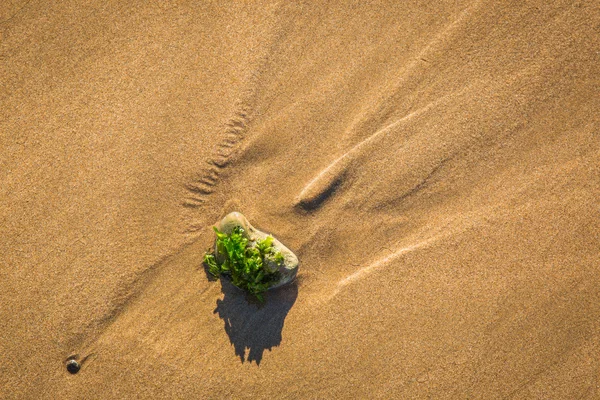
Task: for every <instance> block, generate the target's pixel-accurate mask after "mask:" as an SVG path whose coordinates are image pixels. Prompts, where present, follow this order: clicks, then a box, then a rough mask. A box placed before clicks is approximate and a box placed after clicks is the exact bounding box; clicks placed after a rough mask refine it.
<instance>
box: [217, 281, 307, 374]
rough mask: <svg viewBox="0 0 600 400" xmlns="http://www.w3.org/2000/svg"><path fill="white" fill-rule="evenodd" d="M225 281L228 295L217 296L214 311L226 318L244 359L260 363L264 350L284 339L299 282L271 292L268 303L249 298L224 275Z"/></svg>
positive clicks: (227, 331)
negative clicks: (219, 298) (287, 319)
mask: <svg viewBox="0 0 600 400" xmlns="http://www.w3.org/2000/svg"><path fill="white" fill-rule="evenodd" d="M221 285H222V286H221V291H222V292H223V294H224V295H225V296H224V298H223V300H217V308H215V311H214V312H215V314H219V317H220V318H221V319H222V320H223V321H224V322H225V332H226V333H227V335H228V336H229V341H230V342H231V344H232V345H233V347H234V349H235V354H236V355H237V356H238V357H239V358H240V360H241V361H242V363H243V362H245V361H248V362H252V361H254V362H256V364H257V365H260V362H261V360H262V357H263V353H264V351H265V350H266V349H268V350H269V351H270V350H271V349H272V348H273V347H276V346H279V344H280V343H281V331H282V329H283V324H284V322H285V317H286V316H287V314H288V312H289V311H290V309H291V308H292V306H293V305H294V303H295V302H296V298H297V297H298V285H297V283H296V282H295V281H294V282H292V283H291V284H289V285H286V286H283V287H281V288H278V289H275V290H272V291H269V292H267V293H266V295H265V302H264V303H260V302H258V300H255V299H251V298H249V296H247V295H246V294H245V293H244V292H243V291H242V290H240V289H238V288H237V287H235V286H233V284H231V282H229V280H227V279H221ZM246 350H248V354H246Z"/></svg>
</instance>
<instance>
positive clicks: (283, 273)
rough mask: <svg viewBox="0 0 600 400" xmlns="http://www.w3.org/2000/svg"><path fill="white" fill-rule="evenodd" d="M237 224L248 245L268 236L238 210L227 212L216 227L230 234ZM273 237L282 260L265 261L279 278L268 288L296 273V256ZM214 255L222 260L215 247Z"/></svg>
mask: <svg viewBox="0 0 600 400" xmlns="http://www.w3.org/2000/svg"><path fill="white" fill-rule="evenodd" d="M236 226H239V227H240V228H242V229H243V230H244V236H245V237H246V239H248V244H249V245H250V246H255V245H256V242H257V241H259V240H264V239H266V238H267V236H269V234H268V233H265V232H262V231H260V230H258V229H256V228H255V227H253V226H252V225H251V224H250V222H248V219H246V217H244V216H243V215H242V214H241V213H239V212H236V211H234V212H232V213H229V214H227V215H226V216H225V217H224V218H223V219H222V220H221V222H219V224H218V226H217V229H218V230H219V231H220V232H223V233H226V234H230V233H231V232H232V231H233V228H235V227H236ZM271 236H272V237H273V247H274V248H275V250H276V251H279V252H281V254H282V255H283V262H280V263H276V262H274V261H268V262H267V268H269V269H270V270H271V271H275V270H279V274H280V279H279V281H277V282H276V283H275V284H274V285H273V286H271V287H270V288H269V290H271V289H275V288H278V287H280V286H283V285H285V284H288V283H290V282H292V281H293V280H294V278H296V274H297V272H298V264H299V263H298V257H296V255H295V254H294V253H293V252H292V251H291V250H290V249H288V248H287V247H285V246H284V245H283V243H281V242H280V241H279V240H277V238H276V237H274V236H273V235H271ZM215 256H216V258H217V261H219V262H222V258H221V257H222V256H221V255H220V254H219V252H218V251H217V249H216V248H215Z"/></svg>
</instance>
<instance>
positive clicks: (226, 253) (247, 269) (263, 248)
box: [204, 227, 283, 301]
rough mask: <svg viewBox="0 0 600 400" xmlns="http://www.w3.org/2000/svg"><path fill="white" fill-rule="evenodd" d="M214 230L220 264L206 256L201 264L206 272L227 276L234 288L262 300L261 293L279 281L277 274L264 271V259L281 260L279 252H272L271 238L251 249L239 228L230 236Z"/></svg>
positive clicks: (211, 255)
mask: <svg viewBox="0 0 600 400" xmlns="http://www.w3.org/2000/svg"><path fill="white" fill-rule="evenodd" d="M213 230H214V232H215V235H216V236H217V239H216V249H217V253H218V254H219V256H220V258H219V259H220V260H222V262H220V263H219V262H218V261H217V258H216V257H215V255H214V254H208V253H207V254H206V255H205V256H204V262H205V263H206V265H207V266H208V268H209V272H210V273H211V274H213V275H215V276H219V275H221V274H227V275H229V276H230V277H231V282H232V283H233V284H234V285H235V286H237V287H239V288H241V289H243V290H246V291H247V292H248V293H250V294H253V295H254V296H256V297H257V298H258V299H259V300H261V301H264V298H263V296H262V293H264V292H265V291H266V290H267V289H268V288H269V287H270V286H272V285H273V284H274V283H275V282H276V281H277V280H278V279H279V272H277V271H271V270H270V269H269V268H267V267H266V260H267V259H268V260H273V259H274V260H276V261H277V260H281V261H282V260H283V256H282V255H281V253H279V252H275V250H274V249H273V237H272V236H267V237H266V238H265V239H264V240H259V241H257V243H256V245H255V246H251V245H250V244H249V242H248V239H247V238H246V237H244V230H243V229H242V228H241V227H235V228H234V229H233V230H232V231H231V233H230V234H226V233H223V232H220V231H219V230H218V229H217V228H216V227H213ZM277 262H279V261H277Z"/></svg>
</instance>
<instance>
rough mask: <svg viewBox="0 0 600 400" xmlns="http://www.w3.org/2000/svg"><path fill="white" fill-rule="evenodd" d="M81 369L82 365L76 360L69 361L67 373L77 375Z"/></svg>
mask: <svg viewBox="0 0 600 400" xmlns="http://www.w3.org/2000/svg"><path fill="white" fill-rule="evenodd" d="M80 369H81V365H80V364H79V363H78V362H77V361H75V360H69V361H67V371H69V372H70V373H71V374H76V373H78V372H79V370H80Z"/></svg>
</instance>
